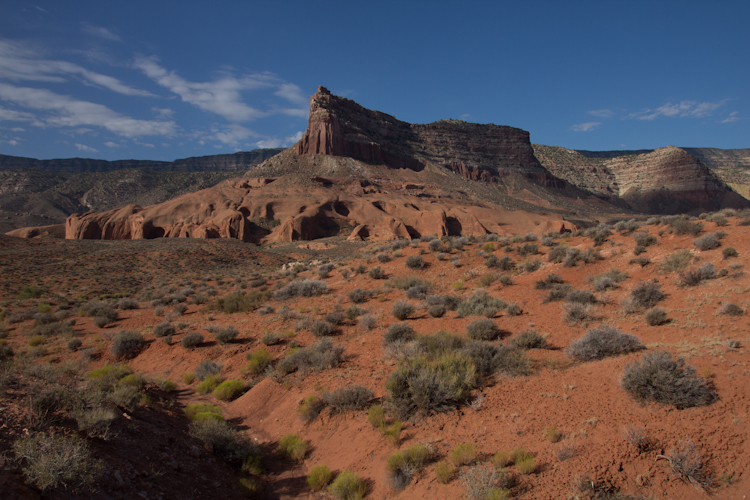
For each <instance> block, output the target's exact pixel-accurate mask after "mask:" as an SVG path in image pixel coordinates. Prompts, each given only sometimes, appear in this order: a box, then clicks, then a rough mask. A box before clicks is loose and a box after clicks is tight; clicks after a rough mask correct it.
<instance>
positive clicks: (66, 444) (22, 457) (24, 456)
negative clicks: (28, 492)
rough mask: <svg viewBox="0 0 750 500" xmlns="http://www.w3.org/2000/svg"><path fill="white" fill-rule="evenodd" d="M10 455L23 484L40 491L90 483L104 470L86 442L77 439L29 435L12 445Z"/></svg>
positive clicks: (52, 435) (49, 435) (51, 435)
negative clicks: (14, 457)
mask: <svg viewBox="0 0 750 500" xmlns="http://www.w3.org/2000/svg"><path fill="white" fill-rule="evenodd" d="M13 452H14V453H15V455H16V458H17V459H18V460H19V462H20V463H21V464H22V468H23V472H24V475H25V476H26V481H27V482H28V483H29V484H32V485H34V486H36V487H37V488H39V489H40V490H42V491H46V490H51V489H54V488H57V487H60V486H62V487H64V488H67V487H73V488H75V487H78V486H83V485H89V484H93V483H94V482H95V481H96V479H97V478H98V477H99V475H100V474H101V473H102V471H103V465H102V463H101V461H99V460H95V459H93V458H92V457H91V452H90V451H89V447H88V444H87V443H86V441H83V440H81V439H77V438H69V437H64V436H57V435H54V434H42V433H39V434H31V435H28V436H24V437H21V438H20V439H18V440H17V441H16V442H15V443H13ZM8 493H9V492H8Z"/></svg>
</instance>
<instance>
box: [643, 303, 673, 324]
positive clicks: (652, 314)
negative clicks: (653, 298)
mask: <svg viewBox="0 0 750 500" xmlns="http://www.w3.org/2000/svg"><path fill="white" fill-rule="evenodd" d="M643 317H644V318H645V319H646V323H648V324H649V325H651V326H659V325H663V324H665V323H667V322H668V321H669V319H668V318H667V311H665V310H664V309H662V308H661V307H654V308H653V309H649V310H648V311H646V314H644V315H643Z"/></svg>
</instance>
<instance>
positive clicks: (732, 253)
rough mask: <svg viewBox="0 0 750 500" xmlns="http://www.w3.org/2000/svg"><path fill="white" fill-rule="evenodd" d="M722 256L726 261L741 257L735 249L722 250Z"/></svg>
mask: <svg viewBox="0 0 750 500" xmlns="http://www.w3.org/2000/svg"><path fill="white" fill-rule="evenodd" d="M721 254H722V255H723V256H724V258H725V259H731V258H732V257H737V255H739V254H738V253H737V250H735V248H734V247H726V248H724V249H722V251H721Z"/></svg>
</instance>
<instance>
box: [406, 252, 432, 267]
mask: <svg viewBox="0 0 750 500" xmlns="http://www.w3.org/2000/svg"><path fill="white" fill-rule="evenodd" d="M426 265H427V264H426V263H425V261H424V259H423V258H422V257H421V256H419V255H412V256H411V257H407V258H406V267H408V268H409V269H424V268H425V266H426Z"/></svg>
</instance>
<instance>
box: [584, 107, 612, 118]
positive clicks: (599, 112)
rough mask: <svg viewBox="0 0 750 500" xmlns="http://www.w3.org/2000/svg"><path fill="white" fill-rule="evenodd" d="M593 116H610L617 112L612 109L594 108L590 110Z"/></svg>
mask: <svg viewBox="0 0 750 500" xmlns="http://www.w3.org/2000/svg"><path fill="white" fill-rule="evenodd" d="M588 113H589V114H590V115H591V116H596V117H599V118H610V117H611V116H614V114H615V112H614V111H612V110H611V109H592V110H591V111H589V112H588Z"/></svg>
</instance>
